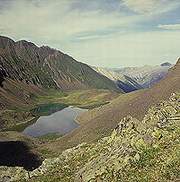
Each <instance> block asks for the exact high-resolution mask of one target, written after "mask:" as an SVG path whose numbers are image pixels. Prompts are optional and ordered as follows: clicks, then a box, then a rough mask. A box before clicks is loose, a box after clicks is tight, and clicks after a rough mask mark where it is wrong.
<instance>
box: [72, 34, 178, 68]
mask: <svg viewBox="0 0 180 182" xmlns="http://www.w3.org/2000/svg"><path fill="white" fill-rule="evenodd" d="M178 37H180V32H169V31H164V32H161V31H154V32H144V33H142V32H141V33H136V34H134V33H129V34H119V35H118V34H116V35H114V36H110V37H107V38H106V39H100V40H94V41H89V42H80V43H74V44H71V45H70V50H71V54H73V55H75V58H77V59H78V60H80V61H83V62H86V63H91V64H92V65H95V66H104V67H121V66H139V65H144V64H150V65H155V64H161V63H162V62H165V61H169V62H175V61H176V60H177V58H178V57H179V56H180V53H179V47H180V41H179V39H178ZM82 47H83V50H82ZM89 50H90V51H89Z"/></svg>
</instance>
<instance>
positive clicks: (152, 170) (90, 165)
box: [0, 93, 180, 182]
mask: <svg viewBox="0 0 180 182" xmlns="http://www.w3.org/2000/svg"><path fill="white" fill-rule="evenodd" d="M179 124H180V94H179V93H176V94H175V93H173V94H172V95H171V97H170V99H169V100H168V101H164V102H161V103H160V104H158V105H156V106H154V107H151V108H150V109H149V111H148V112H147V114H146V115H145V117H144V118H143V120H142V121H140V120H138V119H136V118H133V117H131V116H127V117H125V118H123V119H122V120H120V121H119V124H118V125H117V127H116V128H115V129H114V130H113V132H112V134H111V135H110V136H108V137H104V138H102V139H100V140H99V141H98V142H96V143H93V144H87V143H82V144H80V145H78V146H77V147H74V148H71V149H68V150H65V151H64V152H63V153H62V154H61V155H60V156H59V157H57V158H52V159H46V160H44V162H43V164H42V165H41V166H40V167H39V168H37V169H35V170H34V171H32V172H28V171H26V170H24V169H22V168H18V167H16V168H7V167H1V168H0V174H1V175H0V179H1V180H2V179H3V180H4V181H8V180H9V181H10V180H12V181H13V180H22V179H27V180H30V181H64V182H65V181H76V182H82V181H83V182H88V181H89V182H90V181H91V182H95V181H103V182H104V181H105V182H106V181H107V182H108V181H114V182H116V181H144V179H146V180H148V181H176V180H178V179H179V177H180V176H179V172H178V171H179V164H180V163H179V161H180V158H179V154H178V153H179V151H178V146H179V144H180V142H179V136H180V132H179V126H180V125H179ZM6 179H8V180H6Z"/></svg>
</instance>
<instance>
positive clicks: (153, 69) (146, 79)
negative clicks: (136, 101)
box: [93, 62, 173, 92]
mask: <svg viewBox="0 0 180 182" xmlns="http://www.w3.org/2000/svg"><path fill="white" fill-rule="evenodd" d="M172 66H173V65H171V64H170V63H168V62H166V63H163V64H161V65H157V66H149V65H148V66H142V67H125V68H121V69H118V68H116V69H111V68H101V67H93V69H94V70H95V71H97V72H98V73H100V74H102V75H104V76H106V77H107V78H109V79H111V80H113V81H114V82H115V83H116V85H117V86H118V88H120V89H122V90H123V91H124V92H131V91H134V90H139V89H142V88H149V87H151V86H152V85H153V84H155V83H157V82H159V81H160V80H161V79H163V78H164V77H165V76H166V74H167V73H168V70H169V68H171V67H172Z"/></svg>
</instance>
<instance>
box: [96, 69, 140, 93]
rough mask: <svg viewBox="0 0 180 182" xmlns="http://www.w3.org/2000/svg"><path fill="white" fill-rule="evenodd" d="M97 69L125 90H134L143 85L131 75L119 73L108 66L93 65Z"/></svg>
mask: <svg viewBox="0 0 180 182" xmlns="http://www.w3.org/2000/svg"><path fill="white" fill-rule="evenodd" d="M93 69H94V70H95V71H97V72H98V73H100V74H102V75H104V76H106V77H107V78H109V79H111V80H112V81H114V82H115V83H116V85H117V87H118V88H120V89H122V90H123V91H124V92H126V93H127V92H132V91H135V90H139V89H142V88H143V87H142V86H141V85H140V84H138V83H137V82H136V81H135V80H133V79H132V78H131V77H129V76H127V75H124V74H121V73H118V72H116V71H114V70H112V69H108V68H100V67H93Z"/></svg>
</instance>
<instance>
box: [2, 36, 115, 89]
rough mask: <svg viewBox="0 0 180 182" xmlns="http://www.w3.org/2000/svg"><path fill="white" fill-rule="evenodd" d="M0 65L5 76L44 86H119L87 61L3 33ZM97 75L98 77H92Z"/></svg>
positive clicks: (70, 87)
mask: <svg viewBox="0 0 180 182" xmlns="http://www.w3.org/2000/svg"><path fill="white" fill-rule="evenodd" d="M0 69H1V70H3V72H4V73H5V74H4V76H3V77H8V78H10V79H13V80H19V81H22V82H24V83H27V84H34V85H36V86H39V87H43V88H60V89H62V90H66V89H77V88H88V87H92V88H107V89H113V90H117V88H116V86H115V84H114V83H113V82H112V81H111V80H109V79H108V78H106V77H104V76H102V75H99V74H98V73H97V72H95V71H94V70H93V69H92V68H90V67H89V66H88V65H86V64H83V63H80V62H77V61H76V60H74V59H73V58H72V57H70V56H68V55H67V54H64V53H62V52H61V51H59V50H55V49H52V48H50V47H48V46H42V47H38V46H36V45H35V44H33V43H31V42H28V41H25V40H21V41H18V42H15V41H13V40H11V39H9V38H7V37H0ZM93 78H96V79H93Z"/></svg>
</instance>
